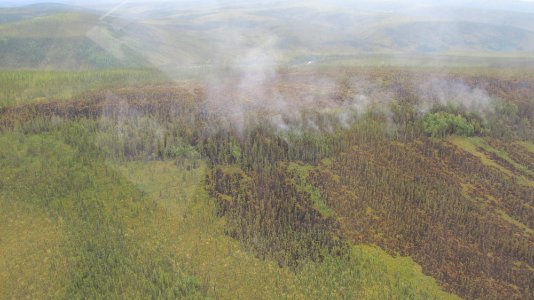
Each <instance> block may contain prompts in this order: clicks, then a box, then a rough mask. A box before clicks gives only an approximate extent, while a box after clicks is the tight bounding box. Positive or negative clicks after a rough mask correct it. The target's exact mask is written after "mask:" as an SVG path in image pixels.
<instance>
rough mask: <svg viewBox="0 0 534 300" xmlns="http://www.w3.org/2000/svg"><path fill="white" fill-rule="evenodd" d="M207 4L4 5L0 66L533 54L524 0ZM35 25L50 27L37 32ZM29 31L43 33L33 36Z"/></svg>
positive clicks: (533, 19) (532, 18)
mask: <svg viewBox="0 0 534 300" xmlns="http://www.w3.org/2000/svg"><path fill="white" fill-rule="evenodd" d="M67 3H69V2H67ZM74 3H76V4H86V3H83V2H74ZM203 3H204V6H202V5H200V6H199V4H195V5H196V6H195V7H196V9H195V11H194V12H192V11H191V10H190V7H191V5H192V4H191V3H189V2H181V3H174V2H162V3H161V4H160V5H153V4H152V3H151V4H146V3H145V2H140V1H139V2H136V1H132V2H124V3H123V4H119V5H118V6H115V7H113V6H112V5H111V4H110V3H108V7H107V8H105V9H104V7H103V6H99V5H97V4H98V3H93V5H92V7H93V8H92V9H84V8H81V6H68V5H60V4H35V5H31V6H18V7H16V8H5V9H2V12H0V22H1V23H3V24H2V25H0V41H1V44H0V47H1V49H2V51H1V53H2V54H0V65H1V66H4V67H7V68H23V67H28V66H29V65H35V62H36V61H40V62H41V65H42V66H43V67H45V68H54V67H58V68H69V66H72V65H73V64H74V62H75V61H76V60H77V59H81V57H82V56H83V57H84V59H83V60H85V61H83V60H82V61H81V65H83V66H86V67H88V68H95V67H97V68H99V67H105V66H106V64H109V65H110V66H120V65H123V66H134V65H136V64H139V65H140V66H141V65H143V64H146V61H148V62H149V63H150V64H152V65H154V66H156V67H157V68H160V69H161V68H164V69H167V70H168V69H172V70H175V69H177V68H178V69H179V68H184V67H195V68H198V67H201V66H207V65H213V64H222V65H225V64H227V63H228V62H229V61H233V60H235V59H236V57H239V56H240V55H244V52H249V51H253V50H254V49H257V48H260V49H263V50H262V51H263V54H265V56H268V57H269V59H270V60H273V61H276V62H281V63H284V64H287V63H297V64H306V63H321V62H325V61H326V62H332V61H334V62H335V61H351V60H354V59H357V57H358V56H365V55H381V54H384V55H386V57H388V60H393V61H395V60H402V59H404V58H405V57H417V56H419V55H423V56H424V55H432V56H435V57H436V58H439V57H443V56H445V57H447V56H451V55H458V56H498V57H510V56H512V57H513V56H522V57H531V56H532V53H534V32H533V31H532V28H534V13H532V12H530V9H528V8H530V7H531V6H532V5H531V4H530V3H524V2H521V3H515V4H514V5H512V6H510V8H511V9H512V8H514V7H521V8H525V9H523V11H522V12H518V11H512V10H497V9H496V8H497V7H498V6H497V5H487V6H485V7H483V6H482V5H474V4H473V3H471V5H463V6H459V3H457V4H458V6H453V5H449V6H443V5H430V4H426V5H419V6H414V5H411V6H410V5H400V4H398V3H397V4H395V5H389V4H388V2H383V3H382V2H378V3H375V4H371V3H369V2H362V3H356V4H352V5H350V7H345V6H347V5H348V4H342V3H343V2H341V3H329V4H328V5H327V4H326V3H322V2H320V1H319V2H314V3H312V4H301V3H299V2H296V3H292V4H285V3H281V2H280V3H276V2H274V3H272V2H263V1H259V2H253V3H248V2H236V1H228V2H219V1H206V2H203ZM96 8H98V9H100V12H98V11H99V10H95V9H96ZM386 8H389V9H386ZM39 32H45V33H46V34H44V35H41V36H39V37H37V36H36V35H39ZM15 35H16V38H15ZM26 38H28V39H31V38H38V39H39V40H38V41H34V44H29V43H28V42H27V40H25V39H26ZM35 43H37V44H35ZM117 45H120V46H117ZM82 48H83V49H86V50H80V49H82ZM37 49H38V50H37ZM87 49H88V50H87ZM83 51H89V52H88V53H81V52H83ZM44 53H47V55H44ZM87 54H90V55H87ZM60 57H64V58H66V62H63V63H61V62H60V61H59V60H60V59H59V58H60ZM398 57H402V59H399V58H398ZM14 58H16V59H14ZM71 58H72V59H71ZM531 58H532V57H531ZM383 59H384V58H383V57H382V58H380V60H383ZM145 60H146V61H145ZM15 61H16V63H13V62H15Z"/></svg>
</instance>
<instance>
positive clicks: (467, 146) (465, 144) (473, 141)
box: [447, 136, 534, 186]
mask: <svg viewBox="0 0 534 300" xmlns="http://www.w3.org/2000/svg"><path fill="white" fill-rule="evenodd" d="M447 140H448V141H449V142H450V143H452V144H453V145H455V146H456V147H458V148H460V149H462V150H464V151H467V152H469V153H470V154H472V155H474V156H476V157H478V158H479V159H480V162H481V163H482V164H484V165H486V166H488V167H492V168H495V169H497V170H499V171H501V172H502V173H504V174H506V175H508V176H510V177H513V178H515V179H517V182H518V183H520V184H522V185H526V186H534V181H532V180H529V179H528V178H526V177H525V176H523V175H518V174H515V173H514V172H513V170H510V169H508V168H506V167H505V166H503V165H501V164H499V163H497V162H496V161H494V160H492V159H491V158H490V157H489V156H488V155H486V153H484V152H482V151H480V150H479V149H482V150H484V151H485V152H489V153H492V154H494V155H496V156H497V157H499V158H501V159H503V160H504V161H506V162H507V163H509V164H511V165H512V166H513V167H514V168H515V169H517V170H519V171H521V172H523V173H524V174H528V175H534V174H533V172H532V171H530V170H529V169H528V168H527V167H525V166H523V165H521V164H519V163H517V162H516V161H514V160H513V159H511V158H510V157H509V156H508V154H507V153H506V152H504V151H502V150H497V149H495V148H493V147H491V146H490V145H488V144H487V143H486V142H484V140H483V139H481V138H477V137H460V136H450V137H448V138H447Z"/></svg>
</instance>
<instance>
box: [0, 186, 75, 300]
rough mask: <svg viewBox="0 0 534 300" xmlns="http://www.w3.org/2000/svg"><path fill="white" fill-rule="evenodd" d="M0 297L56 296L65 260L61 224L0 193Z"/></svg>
mask: <svg viewBox="0 0 534 300" xmlns="http://www.w3.org/2000/svg"><path fill="white" fill-rule="evenodd" d="M0 203H1V206H0V207H1V210H0V298H2V299H16V298H19V299H22V298H27V299H36V298H57V297H59V296H61V295H63V294H64V290H65V286H66V282H67V281H68V279H67V277H66V275H67V262H66V260H65V259H64V257H62V256H61V255H60V250H61V249H62V247H64V242H65V241H64V239H65V233H64V229H63V227H62V224H61V223H59V222H57V221H56V220H54V219H52V218H50V217H49V216H48V215H47V214H46V212H45V211H44V210H42V209H39V208H35V207H32V206H31V205H26V204H24V203H20V202H11V201H9V199H5V198H4V197H3V196H0Z"/></svg>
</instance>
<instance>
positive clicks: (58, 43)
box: [0, 12, 146, 70]
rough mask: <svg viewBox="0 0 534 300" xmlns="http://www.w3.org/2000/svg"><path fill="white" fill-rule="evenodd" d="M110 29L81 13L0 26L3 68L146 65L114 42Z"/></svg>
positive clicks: (131, 52)
mask: <svg viewBox="0 0 534 300" xmlns="http://www.w3.org/2000/svg"><path fill="white" fill-rule="evenodd" d="M108 26H109V24H107V23H103V22H100V21H99V19H98V16H96V15H93V14H88V13H78V12H65V13H53V14H49V15H45V16H37V17H32V18H28V19H25V20H20V21H14V22H9V23H4V24H0V66H1V67H2V68H4V69H28V68H40V69H52V70H57V69H60V70H80V69H102V68H119V67H142V66H146V62H145V60H144V58H143V56H142V55H141V54H139V53H136V52H135V51H133V50H132V49H131V48H130V47H128V46H127V45H123V44H120V43H118V42H117V41H116V40H114V38H113V33H111V31H110V30H109V27H108Z"/></svg>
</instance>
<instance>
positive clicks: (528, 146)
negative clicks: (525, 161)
mask: <svg viewBox="0 0 534 300" xmlns="http://www.w3.org/2000/svg"><path fill="white" fill-rule="evenodd" d="M517 144H518V145H521V146H523V147H524V148H525V149H527V151H529V152H532V153H534V144H533V143H531V142H528V141H521V142H517Z"/></svg>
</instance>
